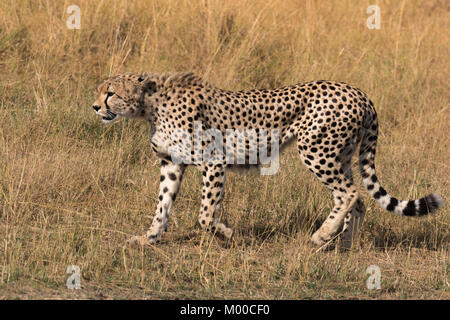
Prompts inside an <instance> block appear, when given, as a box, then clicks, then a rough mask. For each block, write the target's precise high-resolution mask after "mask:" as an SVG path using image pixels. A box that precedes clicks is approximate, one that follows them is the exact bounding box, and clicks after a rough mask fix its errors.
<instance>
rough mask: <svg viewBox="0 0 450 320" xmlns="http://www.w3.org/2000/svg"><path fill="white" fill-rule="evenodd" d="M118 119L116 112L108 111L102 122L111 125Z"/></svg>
mask: <svg viewBox="0 0 450 320" xmlns="http://www.w3.org/2000/svg"><path fill="white" fill-rule="evenodd" d="M117 119H118V116H117V114H115V113H114V112H111V110H108V111H107V112H106V116H103V117H102V121H103V122H104V123H110V122H113V121H115V120H117Z"/></svg>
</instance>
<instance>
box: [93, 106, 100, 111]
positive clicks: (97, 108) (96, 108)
mask: <svg viewBox="0 0 450 320" xmlns="http://www.w3.org/2000/svg"><path fill="white" fill-rule="evenodd" d="M92 108H94V110H95V112H97V111H98V110H100V107H99V106H92Z"/></svg>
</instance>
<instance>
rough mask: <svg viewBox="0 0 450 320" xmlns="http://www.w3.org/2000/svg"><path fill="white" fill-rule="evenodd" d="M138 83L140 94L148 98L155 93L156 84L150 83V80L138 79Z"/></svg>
mask: <svg viewBox="0 0 450 320" xmlns="http://www.w3.org/2000/svg"><path fill="white" fill-rule="evenodd" d="M138 81H139V82H141V83H142V93H143V94H145V95H148V96H151V95H152V94H154V93H155V92H156V91H157V86H156V82H155V81H152V80H150V79H144V78H142V77H139V79H138Z"/></svg>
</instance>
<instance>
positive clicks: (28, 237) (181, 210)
mask: <svg viewBox="0 0 450 320" xmlns="http://www.w3.org/2000/svg"><path fill="white" fill-rule="evenodd" d="M375 2H378V3H379V5H380V7H381V18H382V26H381V30H369V29H367V27H366V25H365V23H366V19H367V17H368V15H367V14H366V13H365V11H366V8H367V6H368V5H369V4H373V1H352V0H341V1H333V2H326V4H325V2H323V1H318V0H317V1H310V0H308V1H294V0H274V1H259V0H258V1H237V0H236V1H234V0H233V1H218V0H215V1H187V0H186V1H179V0H173V1H162V0H161V1H143V0H136V1H126V0H118V1H113V0H109V1H88V0H85V1H75V0H74V1H73V2H72V1H44V0H34V1H31V0H20V1H9V0H8V1H1V2H0V16H1V17H2V20H1V21H0V80H1V81H0V155H1V156H0V298H16V297H18V298H58V297H65V298H71V297H73V298H150V299H153V298H262V299H287V298H291V299H303V298H383V299H397V298H420V299H422V298H438V299H449V298H450V295H449V286H448V285H449V275H448V270H449V255H448V241H449V222H450V221H449V209H448V206H447V207H445V208H444V209H442V210H440V211H439V212H438V213H437V214H436V215H434V216H432V217H427V218H424V219H405V218H403V219H402V218H399V217H395V216H393V215H391V214H390V213H387V212H382V210H381V209H379V207H378V206H377V205H376V203H375V202H374V201H373V200H371V199H369V197H368V195H367V193H365V192H363V197H364V201H365V203H366V204H367V206H368V215H367V218H366V221H365V222H364V225H363V228H362V232H361V235H360V237H359V239H358V241H357V242H356V243H355V245H354V248H353V249H352V250H351V251H350V252H348V253H338V252H335V251H331V252H315V249H314V248H312V247H311V246H310V245H309V244H308V238H309V237H310V235H311V233H312V231H313V230H314V229H315V228H317V227H318V225H319V223H320V221H322V220H323V219H324V217H325V216H326V214H327V213H328V211H329V210H330V208H331V205H332V204H331V197H330V194H329V193H328V191H327V190H325V188H324V187H323V186H322V185H321V184H320V183H319V182H317V181H316V180H315V179H314V178H313V177H312V176H311V175H310V174H309V172H308V171H307V170H305V168H304V167H303V166H302V164H301V163H300V161H298V157H297V155H296V152H295V150H293V149H289V150H287V151H286V154H285V155H284V157H283V158H282V162H281V170H280V172H279V173H278V174H277V175H275V176H271V177H261V176H256V175H247V176H238V175H236V174H233V173H231V174H230V175H229V176H228V179H227V181H228V182H227V186H226V197H225V202H224V205H223V208H222V209H221V212H222V213H223V215H224V217H225V220H227V221H228V223H229V224H230V225H231V226H233V227H234V228H235V230H236V237H235V242H234V243H233V244H232V246H231V247H229V248H227V247H225V246H224V245H223V244H222V243H221V242H220V241H219V240H217V239H215V238H213V237H211V236H210V235H207V234H204V233H203V232H201V231H200V230H199V227H198V226H197V210H198V206H199V203H200V197H199V192H200V176H199V173H198V172H197V171H196V170H195V169H189V170H188V171H187V173H186V177H185V179H184V184H183V186H182V190H181V193H180V195H179V197H178V199H177V202H176V205H175V208H174V210H173V216H172V219H171V225H170V228H169V232H168V233H167V234H166V235H165V236H164V238H163V240H164V241H163V242H162V244H160V245H159V246H157V247H149V248H145V249H124V248H123V247H122V245H123V243H124V241H125V240H126V239H127V238H129V237H130V236H131V235H135V234H141V233H143V232H144V231H145V230H146V228H147V227H148V226H149V223H150V221H151V220H150V218H151V213H152V211H153V210H154V208H155V207H156V195H157V189H158V183H159V182H158V180H159V179H158V176H159V168H158V162H157V159H156V158H155V156H154V155H153V154H152V153H151V150H150V149H149V147H148V132H149V128H148V127H147V125H146V124H145V123H140V122H133V121H126V120H124V121H121V122H119V123H117V124H114V125H112V126H104V125H102V124H101V123H100V121H99V119H98V118H97V117H96V116H95V115H94V113H93V112H92V110H91V108H90V105H91V103H92V102H93V100H94V98H95V95H94V94H93V90H94V89H95V88H96V85H97V84H98V83H99V82H100V81H101V80H102V79H104V78H106V77H107V76H109V75H111V74H116V73H119V72H123V71H139V70H147V71H150V70H151V71H160V72H162V71H183V70H192V71H195V72H197V73H198V74H200V75H202V76H204V77H205V78H206V79H208V80H209V81H210V82H211V83H214V84H216V85H217V86H219V87H223V88H228V89H243V88H254V87H273V86H278V85H285V84H292V83H298V82H306V81H310V80H314V79H316V80H317V79H331V80H341V81H345V82H347V83H351V84H353V85H356V86H358V87H359V88H361V89H362V90H364V91H365V92H367V93H368V94H369V95H370V97H371V98H372V100H373V101H374V103H375V105H376V108H377V110H378V113H379V117H380V123H381V133H380V138H379V147H378V152H377V168H378V176H379V177H380V179H381V180H382V182H383V185H384V186H385V187H386V189H387V190H388V191H389V192H390V193H392V194H393V195H396V196H398V197H400V198H404V199H406V198H416V197H418V196H421V195H425V194H427V193H430V192H438V193H439V194H441V195H442V196H443V197H444V198H447V200H448V198H449V197H448V196H449V178H448V177H449V162H448V159H449V158H450V152H449V150H450V143H449V136H450V132H449V114H450V112H449V95H448V79H449V77H450V72H449V68H448V58H449V57H448V52H449V51H448V50H449V34H448V30H449V21H450V19H449V10H450V8H449V6H448V3H447V2H446V1H445V0H442V1H438V0H430V1H405V0H403V1H375ZM71 4H78V5H79V6H80V7H81V14H82V22H81V23H82V24H81V30H68V29H67V28H66V26H65V20H66V19H67V17H68V15H67V14H66V13H65V9H66V8H67V7H68V6H69V5H71ZM358 181H359V180H358ZM360 186H361V190H363V187H362V185H361V184H360ZM72 264H75V265H78V266H80V268H81V272H82V280H81V281H82V289H81V290H78V291H76V292H72V291H69V290H68V289H67V288H66V286H65V282H66V279H67V277H68V275H67V274H66V273H65V272H66V268H67V266H68V265H72ZM372 264H376V265H378V266H380V268H381V272H382V289H381V290H375V291H370V290H368V289H367V288H366V286H365V280H366V278H367V275H366V274H365V270H366V268H367V266H369V265H372Z"/></svg>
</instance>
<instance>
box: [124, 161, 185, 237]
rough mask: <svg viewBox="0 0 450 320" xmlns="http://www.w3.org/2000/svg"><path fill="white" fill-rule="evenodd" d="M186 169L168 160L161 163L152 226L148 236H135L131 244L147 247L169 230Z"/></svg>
mask: <svg viewBox="0 0 450 320" xmlns="http://www.w3.org/2000/svg"><path fill="white" fill-rule="evenodd" d="M184 169H185V166H184V165H178V164H175V163H173V162H169V161H167V160H162V161H161V175H160V184H159V196H158V206H157V207H156V212H155V216H154V218H153V222H152V225H151V227H150V229H149V230H148V231H147V233H146V235H143V236H134V237H132V238H131V239H130V240H129V242H130V243H132V244H141V245H145V244H154V243H156V242H157V241H159V238H160V237H161V234H162V233H163V232H164V231H166V230H167V225H168V223H169V215H170V209H171V208H172V204H173V202H174V201H175V198H176V197H177V193H178V190H179V189H180V184H181V180H182V178H183V173H184Z"/></svg>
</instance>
